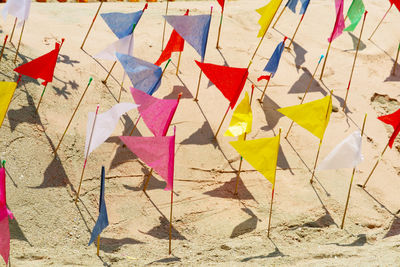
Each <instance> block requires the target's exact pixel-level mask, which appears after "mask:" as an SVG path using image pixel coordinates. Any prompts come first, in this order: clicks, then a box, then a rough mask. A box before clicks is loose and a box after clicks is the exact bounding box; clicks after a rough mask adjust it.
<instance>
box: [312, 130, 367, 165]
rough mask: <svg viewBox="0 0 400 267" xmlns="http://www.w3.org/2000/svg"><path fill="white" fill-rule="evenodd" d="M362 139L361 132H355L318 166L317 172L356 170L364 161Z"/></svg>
mask: <svg viewBox="0 0 400 267" xmlns="http://www.w3.org/2000/svg"><path fill="white" fill-rule="evenodd" d="M361 144H362V137H361V132H360V131H355V132H354V133H352V134H351V135H349V136H348V137H347V138H346V139H344V140H343V141H342V142H341V143H340V144H338V145H337V146H336V147H335V148H334V149H333V150H332V151H331V152H330V153H329V154H328V155H327V156H326V157H325V159H324V160H323V161H322V162H321V163H320V164H319V165H318V167H317V170H335V169H345V168H356V167H357V166H358V165H359V164H360V163H361V162H362V161H363V159H364V158H363V155H362V153H361Z"/></svg>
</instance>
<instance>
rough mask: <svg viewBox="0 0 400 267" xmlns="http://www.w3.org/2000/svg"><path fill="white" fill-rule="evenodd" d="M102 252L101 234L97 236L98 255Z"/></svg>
mask: <svg viewBox="0 0 400 267" xmlns="http://www.w3.org/2000/svg"><path fill="white" fill-rule="evenodd" d="M99 254H100V235H98V236H97V256H99Z"/></svg>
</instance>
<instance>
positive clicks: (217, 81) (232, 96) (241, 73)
mask: <svg viewBox="0 0 400 267" xmlns="http://www.w3.org/2000/svg"><path fill="white" fill-rule="evenodd" d="M196 64H197V65H198V66H199V67H200V69H201V70H202V71H203V72H204V74H205V75H206V76H207V77H208V79H210V81H211V82H212V83H213V84H214V85H215V86H216V87H217V88H218V89H219V90H220V91H221V93H222V94H223V95H224V96H225V97H226V99H228V100H229V102H230V107H231V109H233V108H234V107H235V105H236V102H237V100H238V98H239V96H240V93H241V92H242V90H243V87H244V84H245V83H246V79H247V76H248V75H249V72H248V69H247V68H233V67H227V66H220V65H214V64H210V63H201V62H198V61H196Z"/></svg>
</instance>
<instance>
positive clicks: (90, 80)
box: [88, 77, 93, 85]
mask: <svg viewBox="0 0 400 267" xmlns="http://www.w3.org/2000/svg"><path fill="white" fill-rule="evenodd" d="M92 81H93V78H92V77H90V78H89V84H88V85H90V83H91V82H92Z"/></svg>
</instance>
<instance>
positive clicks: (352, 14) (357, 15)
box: [344, 0, 365, 32]
mask: <svg viewBox="0 0 400 267" xmlns="http://www.w3.org/2000/svg"><path fill="white" fill-rule="evenodd" d="M364 12H365V6H364V3H363V1H362V0H353V2H351V5H350V8H349V10H348V11H347V16H348V17H349V19H350V21H351V24H350V25H349V26H348V27H347V28H346V29H344V31H349V32H352V31H354V29H355V28H356V27H357V25H358V23H359V22H360V20H361V18H362V15H363V14H364Z"/></svg>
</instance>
